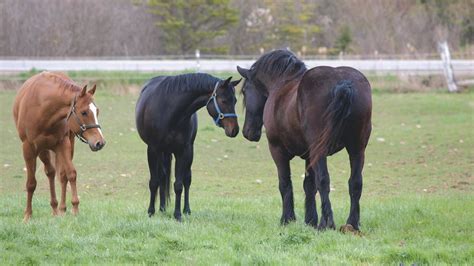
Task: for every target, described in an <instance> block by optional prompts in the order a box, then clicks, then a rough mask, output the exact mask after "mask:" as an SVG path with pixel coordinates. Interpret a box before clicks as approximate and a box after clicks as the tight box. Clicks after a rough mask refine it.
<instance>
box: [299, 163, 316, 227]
mask: <svg viewBox="0 0 474 266" xmlns="http://www.w3.org/2000/svg"><path fill="white" fill-rule="evenodd" d="M308 163H309V160H306V169H307V170H306V173H305V177H304V182H303V189H304V192H305V195H306V197H305V201H304V203H305V204H304V206H305V218H304V222H305V223H306V224H308V225H311V226H313V227H315V228H316V227H317V226H318V211H317V210H316V199H315V196H316V180H315V174H314V171H313V169H312V168H309V169H308Z"/></svg>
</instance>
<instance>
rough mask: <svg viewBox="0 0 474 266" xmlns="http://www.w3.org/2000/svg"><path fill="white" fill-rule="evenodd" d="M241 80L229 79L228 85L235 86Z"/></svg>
mask: <svg viewBox="0 0 474 266" xmlns="http://www.w3.org/2000/svg"><path fill="white" fill-rule="evenodd" d="M241 80H242V79H239V80H234V81H231V82H230V85H232V86H234V87H235V86H237V85H238V84H239V83H240V81H241Z"/></svg>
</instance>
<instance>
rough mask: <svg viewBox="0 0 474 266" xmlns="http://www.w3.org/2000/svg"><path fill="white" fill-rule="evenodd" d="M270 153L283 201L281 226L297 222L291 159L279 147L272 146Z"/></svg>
mask: <svg viewBox="0 0 474 266" xmlns="http://www.w3.org/2000/svg"><path fill="white" fill-rule="evenodd" d="M269 147H270V153H271V155H272V158H273V161H274V162H275V164H276V167H277V170H278V180H279V182H278V183H279V186H278V187H279V189H280V194H281V199H282V205H283V206H282V215H281V219H280V222H281V224H288V223H289V222H291V221H294V220H296V216H295V210H294V202H293V186H292V183H291V169H290V159H291V158H290V157H289V156H288V155H287V153H286V152H285V151H283V150H281V148H279V147H278V146H274V145H271V144H270V146H269Z"/></svg>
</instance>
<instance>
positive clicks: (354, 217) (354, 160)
mask: <svg viewBox="0 0 474 266" xmlns="http://www.w3.org/2000/svg"><path fill="white" fill-rule="evenodd" d="M364 157H365V156H364V152H363V151H362V152H358V153H352V152H350V151H349V159H350V163H351V176H350V178H349V181H348V183H349V195H350V198H351V207H350V212H349V217H348V218H347V222H346V225H343V226H342V227H341V231H342V232H346V231H349V232H358V231H359V225H360V224H359V221H360V205H359V200H360V197H361V195H362V169H363V166H364Z"/></svg>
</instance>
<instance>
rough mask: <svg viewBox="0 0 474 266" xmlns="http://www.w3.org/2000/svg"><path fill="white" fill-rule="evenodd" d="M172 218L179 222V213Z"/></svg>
mask: <svg viewBox="0 0 474 266" xmlns="http://www.w3.org/2000/svg"><path fill="white" fill-rule="evenodd" d="M174 218H175V219H176V221H178V222H181V214H175V215H174Z"/></svg>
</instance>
